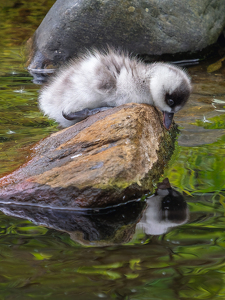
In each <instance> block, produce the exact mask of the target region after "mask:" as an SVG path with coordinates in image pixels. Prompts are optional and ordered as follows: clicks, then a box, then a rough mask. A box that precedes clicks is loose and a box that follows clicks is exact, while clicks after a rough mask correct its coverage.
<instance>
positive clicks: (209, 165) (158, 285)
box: [0, 0, 225, 300]
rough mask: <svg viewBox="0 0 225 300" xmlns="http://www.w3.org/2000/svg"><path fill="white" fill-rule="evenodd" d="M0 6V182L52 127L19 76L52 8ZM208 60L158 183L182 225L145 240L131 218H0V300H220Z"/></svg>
mask: <svg viewBox="0 0 225 300" xmlns="http://www.w3.org/2000/svg"><path fill="white" fill-rule="evenodd" d="M0 1H1V2H0V22H1V24H0V25H1V30H0V50H1V51H0V175H1V176H3V175H4V174H6V173H8V172H11V171H12V170H14V169H15V168H17V167H18V166H20V165H21V164H22V163H24V162H25V161H26V159H27V156H28V155H29V147H30V145H32V144H34V143H35V142H38V141H39V140H40V139H41V138H44V137H45V136H47V135H49V134H50V133H51V132H54V131H56V130H57V125H56V124H53V123H52V122H50V121H48V120H47V119H46V118H44V117H43V116H42V114H41V113H40V112H39V110H38V107H37V96H38V90H39V88H40V86H38V85H35V84H33V83H32V81H31V80H32V78H31V76H30V75H29V74H28V72H27V71H26V69H25V64H24V63H25V54H24V47H23V45H24V42H25V41H26V40H27V39H28V38H29V37H30V36H31V35H32V33H33V32H34V31H35V29H36V28H37V26H38V25H39V23H40V22H41V20H42V18H43V17H44V15H45V13H46V12H47V11H48V9H49V8H50V7H51V5H52V3H54V1H50V0H49V1H38V2H37V3H35V2H34V1H32V2H31V1H13V0H12V1H7V4H4V3H5V2H6V1H3V0H0ZM218 59H219V58H218ZM215 61H216V59H215V60H213V61H210V62H202V63H201V64H200V65H199V66H195V67H192V68H190V69H189V72H190V74H191V76H192V78H193V83H194V89H193V94H192V96H191V99H190V101H189V103H188V105H187V106H186V107H185V109H183V110H182V111H181V112H179V113H178V114H177V116H176V121H177V123H178V124H179V125H180V128H181V134H180V137H179V141H178V144H177V147H176V151H175V153H174V156H173V159H172V160H171V163H170V167H169V169H168V170H167V171H166V174H165V177H166V176H167V177H168V178H169V180H170V183H171V185H172V186H173V187H174V188H176V190H178V191H180V192H181V193H182V194H183V196H184V199H185V201H186V202H187V207H188V211H189V212H188V211H185V216H184V219H183V221H182V222H180V223H179V222H177V224H176V226H175V225H174V224H172V223H171V224H170V223H169V224H168V228H166V229H165V230H162V229H161V233H160V234H159V233H158V234H149V233H146V232H145V231H144V230H143V229H142V227H141V226H137V227H136V229H135V224H136V222H137V220H138V218H139V215H138V214H137V215H135V214H134V216H133V219H132V221H129V220H128V219H127V217H126V213H121V218H124V221H123V222H122V221H121V220H120V219H119V217H118V215H116V216H114V215H113V214H112V215H106V218H105V219H104V216H98V215H96V216H92V217H90V218H89V217H86V216H81V215H76V216H72V215H70V213H69V212H68V214H64V213H62V212H54V213H52V212H50V211H44V210H43V211H37V210H35V209H32V208H14V211H13V209H12V210H11V211H9V210H7V209H6V208H4V209H1V210H2V211H4V212H5V214H3V213H0V240H1V243H0V299H1V300H3V299H4V300H5V299H54V300H55V299H81V300H83V299H90V300H92V299H101V298H102V299H126V300H128V299H129V300H137V299H138V300H139V299H140V300H145V299H151V300H153V299H154V300H155V299H157V300H164V299H165V300H174V299H181V300H182V299H224V298H225V258H224V257H225V233H224V232H225V231H224V229H225V211H224V208H225V192H224V190H225V168H224V166H225V146H224V145H225V82H224V75H225V66H223V67H222V68H221V69H219V70H218V71H216V72H213V73H207V66H208V65H209V64H211V63H212V62H215ZM150 200H151V199H150ZM131 211H132V212H133V213H134V212H135V213H136V212H137V208H132V210H131ZM7 214H9V215H11V216H7ZM12 215H14V216H23V218H22V219H20V218H17V217H13V216H12ZM188 215H189V217H188V220H187V216H188ZM28 220H32V221H28ZM60 220H62V222H63V225H62V224H60ZM109 220H111V221H110V222H111V223H109ZM185 222H186V223H185ZM35 224H40V225H39V226H38V225H35ZM82 224H85V226H86V227H85V229H84V228H82ZM114 224H118V225H117V227H118V228H116V230H115V231H113V230H114V229H115V228H114V229H112V228H113V225H114ZM177 225H179V226H177ZM79 226H80V228H79ZM169 227H171V228H169ZM53 228H57V229H58V230H56V229H53Z"/></svg>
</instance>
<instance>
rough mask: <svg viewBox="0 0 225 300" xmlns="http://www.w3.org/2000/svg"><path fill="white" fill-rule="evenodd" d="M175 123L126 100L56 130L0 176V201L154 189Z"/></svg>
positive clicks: (56, 203)
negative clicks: (26, 158) (169, 125)
mask: <svg viewBox="0 0 225 300" xmlns="http://www.w3.org/2000/svg"><path fill="white" fill-rule="evenodd" d="M176 134H177V127H176V125H174V126H173V127H172V128H171V130H170V131H166V130H165V129H164V127H163V125H162V113H161V112H159V111H158V110H156V109H155V108H153V107H151V106H148V105H144V104H126V105H123V106H120V107H116V108H113V109H110V110H107V111H105V112H102V113H99V114H96V115H94V116H91V117H90V118H88V119H86V120H84V121H82V122H80V123H77V124H75V125H74V126H71V127H68V128H66V129H64V130H61V131H59V132H57V133H55V134H52V135H51V136H50V137H48V138H46V139H44V140H43V141H41V142H40V143H39V144H37V145H36V146H35V147H34V148H33V153H32V156H31V159H30V160H29V161H28V162H27V163H26V164H25V165H23V166H22V167H20V168H19V169H18V170H16V171H15V172H13V173H12V174H10V175H8V176H5V177H3V178H2V179H1V180H0V201H1V202H3V203H4V202H7V203H22V204H33V205H37V206H48V207H67V208H77V207H89V208H90V207H106V206H108V205H112V204H118V203H121V202H127V201H128V200H131V199H136V198H137V197H140V196H142V195H143V194H144V193H147V192H149V191H153V190H154V187H155V184H156V183H157V180H158V179H159V177H160V176H161V175H162V173H163V171H164V168H165V166H166V165H167V163H168V160H169V159H170V157H171V155H172V153H173V150H174V140H175V137H176Z"/></svg>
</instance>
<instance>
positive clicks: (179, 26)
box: [29, 0, 225, 70]
mask: <svg viewBox="0 0 225 300" xmlns="http://www.w3.org/2000/svg"><path fill="white" fill-rule="evenodd" d="M224 11H225V1H224V0H198V1H194V0H192V1H186V0H166V1H161V0H153V1H152V0H151V1H150V0H147V1H146V0H140V1H137V0H130V1H121V0H114V1H108V0H91V1H87V0H85V1H76V0H68V1H64V0H57V1H56V2H55V4H54V5H53V6H52V8H51V9H50V11H49V12H48V14H47V15H46V17H45V18H44V20H43V21H42V23H41V24H40V26H39V27H38V29H37V30H36V32H35V34H34V37H33V41H32V48H33V51H32V53H31V57H30V60H29V61H30V66H29V68H30V69H31V70H33V69H38V68H45V67H47V66H48V67H49V68H50V67H51V64H58V63H59V62H60V61H66V60H68V59H69V58H71V57H73V56H75V55H76V54H78V53H80V52H82V51H84V50H85V49H90V48H92V47H96V48H102V47H105V46H106V44H108V45H111V46H114V47H120V48H122V49H126V50H128V51H129V52H132V53H133V54H137V53H138V54H148V55H161V54H165V53H166V54H174V53H178V52H179V53H180V52H187V51H198V50H201V49H203V48H205V47H206V46H208V45H210V44H213V43H214V42H216V40H217V38H218V36H219V35H220V34H221V33H222V31H223V29H224V26H225V14H224Z"/></svg>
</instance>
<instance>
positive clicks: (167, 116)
mask: <svg viewBox="0 0 225 300" xmlns="http://www.w3.org/2000/svg"><path fill="white" fill-rule="evenodd" d="M173 115H174V113H169V112H167V111H164V112H163V125H164V127H165V128H166V129H167V130H170V127H171V124H172V121H173Z"/></svg>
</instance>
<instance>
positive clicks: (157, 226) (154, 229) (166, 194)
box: [137, 178, 188, 235]
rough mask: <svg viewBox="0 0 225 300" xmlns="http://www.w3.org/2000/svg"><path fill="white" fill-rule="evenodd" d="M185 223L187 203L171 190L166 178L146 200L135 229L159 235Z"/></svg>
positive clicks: (186, 219)
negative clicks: (145, 206)
mask: <svg viewBox="0 0 225 300" xmlns="http://www.w3.org/2000/svg"><path fill="white" fill-rule="evenodd" d="M187 221H188V208H187V203H186V201H185V200H184V198H183V196H182V195H181V194H180V193H178V192H177V191H175V190H174V189H172V188H171V186H170V183H169V180H168V179H167V178H166V179H164V181H163V182H162V183H160V184H159V185H158V189H157V191H156V193H155V195H154V196H153V197H150V198H149V199H147V208H146V209H145V211H144V213H143V217H142V219H141V221H140V222H139V223H138V225H137V227H138V228H142V229H143V230H144V232H145V233H146V234H151V235H160V234H164V233H166V232H167V231H168V229H170V228H172V227H176V226H178V225H182V224H185V223H186V222H187Z"/></svg>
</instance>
